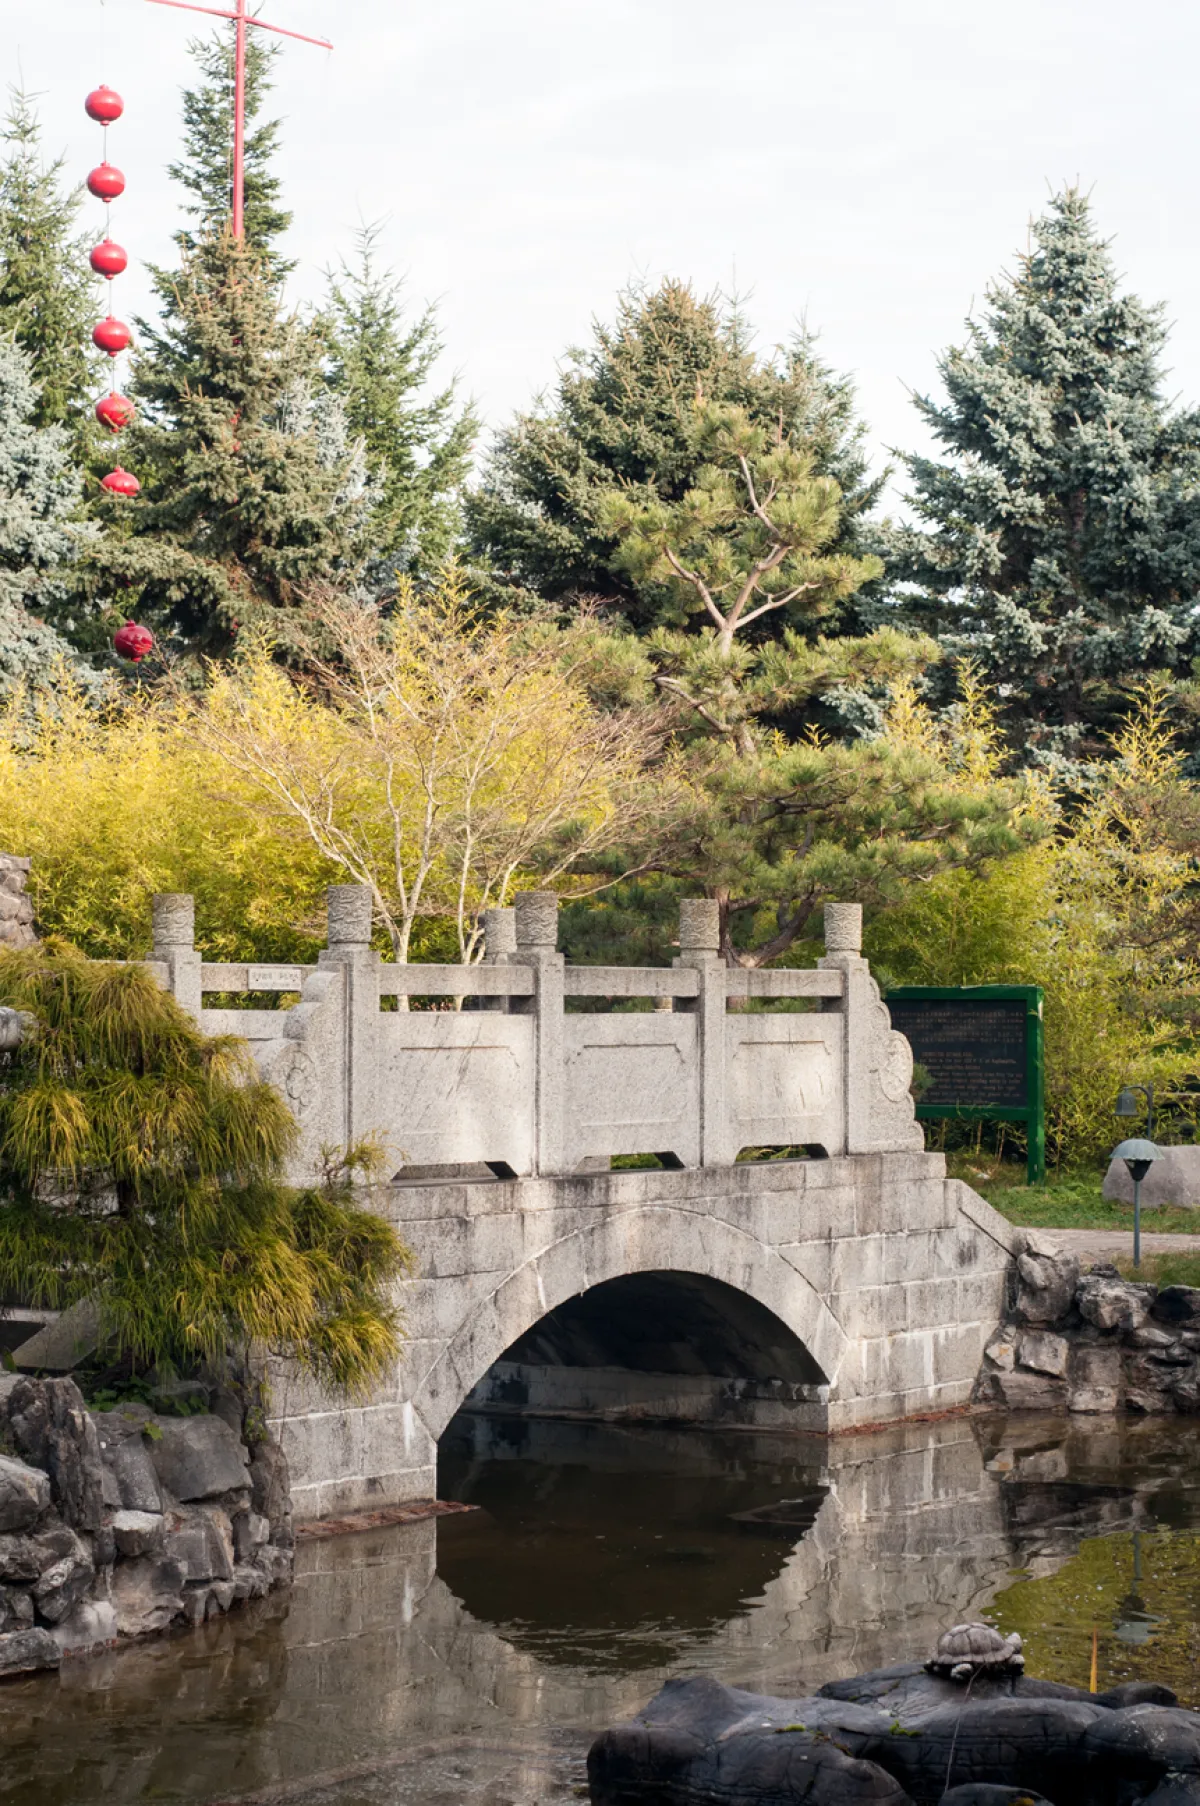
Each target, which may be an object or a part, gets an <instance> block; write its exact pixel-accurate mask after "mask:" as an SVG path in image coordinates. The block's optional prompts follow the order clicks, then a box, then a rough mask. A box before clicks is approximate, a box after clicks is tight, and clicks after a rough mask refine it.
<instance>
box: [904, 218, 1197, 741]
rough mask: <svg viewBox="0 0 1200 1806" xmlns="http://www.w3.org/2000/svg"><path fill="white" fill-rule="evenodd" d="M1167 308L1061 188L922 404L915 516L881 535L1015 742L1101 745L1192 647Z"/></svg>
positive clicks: (1188, 544)
mask: <svg viewBox="0 0 1200 1806" xmlns="http://www.w3.org/2000/svg"><path fill="white" fill-rule="evenodd" d="M1165 338H1166V330H1165V326H1164V323H1163V316H1162V309H1161V308H1160V307H1147V306H1145V305H1144V304H1143V303H1142V302H1141V301H1139V300H1138V299H1137V298H1136V297H1135V296H1133V295H1124V294H1122V293H1121V292H1120V291H1119V285H1118V279H1117V274H1116V270H1115V268H1114V266H1113V259H1112V255H1111V252H1110V249H1109V246H1108V244H1107V243H1106V242H1105V241H1104V240H1102V239H1101V238H1100V237H1099V235H1098V234H1097V231H1096V228H1095V225H1094V223H1093V220H1092V216H1091V211H1090V208H1089V204H1088V201H1087V198H1086V196H1084V195H1082V194H1080V193H1079V192H1078V191H1077V190H1075V189H1065V190H1064V191H1063V192H1062V193H1061V194H1058V195H1056V196H1055V197H1054V199H1053V200H1052V202H1051V204H1050V207H1049V209H1048V211H1047V212H1046V213H1045V214H1044V215H1043V217H1042V218H1041V219H1039V220H1038V221H1037V222H1036V223H1035V224H1034V226H1033V228H1032V248H1031V249H1030V251H1029V252H1028V253H1027V254H1026V255H1025V256H1023V257H1021V258H1020V260H1019V262H1018V265H1017V270H1016V274H1015V276H1013V277H1006V278H1005V279H1003V280H1002V281H1001V282H999V283H997V284H996V285H995V286H994V287H993V288H991V289H989V291H988V293H987V301H986V306H985V309H984V312H983V316H982V318H981V319H979V320H972V321H969V322H968V326H967V342H966V344H965V345H964V346H961V347H956V348H954V349H952V350H950V351H948V352H947V353H946V354H945V356H944V357H943V358H942V359H941V361H940V364H939V371H940V374H941V377H942V381H943V383H944V385H945V390H946V395H945V399H944V400H942V401H934V400H931V399H929V398H928V397H926V396H918V397H917V398H916V406H917V409H918V411H919V412H920V414H921V417H922V419H923V420H924V421H925V423H926V425H927V426H928V427H929V429H930V431H931V432H932V434H933V436H934V438H935V439H936V440H937V441H938V443H939V445H940V447H941V448H942V451H943V454H944V455H943V456H942V457H940V458H939V457H920V456H913V457H907V458H905V460H904V463H905V466H906V468H907V470H908V474H909V477H910V479H911V484H912V489H911V494H910V496H909V502H910V506H911V508H912V510H913V513H914V515H915V521H914V522H913V524H911V525H903V526H899V527H894V528H892V529H890V530H889V531H887V532H886V533H884V534H882V535H881V540H880V547H879V549H880V550H881V551H883V553H884V555H885V557H886V558H887V560H888V563H889V566H890V571H891V576H892V579H893V585H894V591H893V593H894V598H895V600H896V601H897V603H898V604H899V606H900V607H901V609H902V611H903V613H904V614H906V615H907V617H908V618H909V619H910V620H912V621H913V622H914V623H915V624H916V625H918V626H920V627H923V628H927V629H928V630H930V631H932V632H934V633H935V634H936V635H937V636H938V637H939V638H940V639H941V640H942V642H943V644H944V645H945V646H946V647H947V648H948V649H949V650H951V651H954V652H959V653H969V654H970V655H971V656H972V657H973V658H974V659H975V660H976V662H977V664H978V666H979V668H980V669H981V671H982V673H983V674H984V676H985V677H986V678H987V679H988V680H989V681H990V682H991V683H993V684H994V685H995V686H997V688H998V691H999V694H1000V695H1001V697H1002V698H1003V700H1004V707H1005V713H1006V717H1007V722H1008V726H1009V730H1010V732H1011V735H1012V737H1013V740H1014V742H1015V743H1016V744H1017V745H1018V746H1022V747H1025V748H1027V749H1028V750H1030V751H1031V752H1036V753H1039V754H1043V755H1046V756H1050V757H1054V756H1055V755H1063V754H1065V755H1067V756H1076V755H1078V754H1080V753H1084V754H1086V753H1089V752H1091V751H1094V750H1096V749H1097V748H1098V747H1099V746H1100V744H1101V739H1100V736H1101V732H1102V730H1104V729H1106V728H1108V727H1109V726H1111V725H1112V723H1113V721H1114V720H1115V717H1116V715H1117V713H1118V712H1119V710H1120V709H1121V708H1123V707H1124V705H1125V703H1126V700H1127V694H1128V689H1129V685H1130V682H1131V681H1132V680H1135V679H1136V678H1137V677H1138V676H1139V675H1144V674H1145V673H1146V672H1147V671H1148V670H1152V669H1155V668H1163V667H1167V668H1170V667H1175V668H1179V667H1184V668H1186V667H1187V666H1188V665H1189V664H1190V661H1191V659H1192V657H1193V656H1194V654H1195V653H1196V651H1197V650H1200V637H1198V635H1197V629H1196V623H1195V608H1196V602H1197V598H1198V597H1200V412H1197V411H1196V410H1194V409H1187V410H1183V411H1180V412H1176V413H1171V412H1170V411H1169V409H1168V405H1167V403H1166V400H1165V398H1164V395H1163V389H1162V368H1161V362H1160V358H1161V353H1162V348H1163V344H1164V341H1165Z"/></svg>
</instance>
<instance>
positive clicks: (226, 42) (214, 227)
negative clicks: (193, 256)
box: [167, 26, 295, 295]
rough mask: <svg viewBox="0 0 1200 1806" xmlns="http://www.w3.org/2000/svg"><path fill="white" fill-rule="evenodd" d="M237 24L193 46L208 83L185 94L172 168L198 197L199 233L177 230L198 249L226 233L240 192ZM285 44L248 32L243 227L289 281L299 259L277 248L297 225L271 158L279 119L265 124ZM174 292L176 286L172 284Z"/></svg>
mask: <svg viewBox="0 0 1200 1806" xmlns="http://www.w3.org/2000/svg"><path fill="white" fill-rule="evenodd" d="M234 42H235V40H234V30H233V27H232V26H230V27H229V29H228V30H227V31H219V32H217V33H215V34H214V35H213V37H211V38H207V39H204V38H196V39H193V41H192V43H191V44H189V46H188V49H189V50H190V52H191V54H192V56H193V57H194V58H195V60H196V63H197V64H198V66H199V71H200V77H201V79H200V82H199V84H198V85H197V86H196V87H194V88H185V89H184V94H183V124H184V154H183V157H182V159H181V160H180V161H179V162H177V163H171V164H169V165H168V170H167V173H168V174H169V175H170V176H172V177H174V179H175V181H177V182H179V183H181V184H182V186H183V187H184V188H185V189H186V190H187V192H188V194H189V195H190V196H191V199H190V201H189V202H188V205H187V209H186V211H187V212H188V213H189V214H190V215H191V217H192V219H194V220H195V222H196V226H195V230H194V231H188V230H186V229H185V230H183V231H180V232H177V233H176V235H175V239H176V243H177V244H178V245H179V247H180V249H181V250H182V251H184V252H187V253H192V252H194V251H195V250H196V249H197V247H198V245H199V243H200V241H201V240H202V239H204V238H209V237H214V236H216V235H217V234H219V233H220V232H221V231H222V229H223V228H224V226H225V223H226V221H227V220H228V218H229V213H230V208H231V205H232V199H231V197H232V191H233V99H234ZM278 48H279V47H278V46H277V45H275V44H265V43H263V41H262V38H261V37H260V35H259V33H258V32H256V31H249V32H247V33H246V139H245V148H244V153H243V205H244V217H243V229H244V232H245V241H246V244H247V245H248V246H249V247H250V248H251V249H252V250H255V251H258V252H259V253H260V254H261V255H262V256H263V257H264V258H265V259H266V263H267V267H268V268H269V270H270V272H271V275H272V277H273V278H274V279H275V281H276V282H281V281H282V280H283V278H284V277H285V276H286V275H288V274H289V273H290V271H291V270H292V269H294V268H295V265H294V264H292V263H289V262H287V261H286V260H285V259H284V258H282V257H280V256H279V254H278V253H277V252H276V251H275V249H274V244H275V240H276V239H277V238H279V237H280V236H281V235H282V234H283V233H284V232H286V231H287V229H288V227H289V226H290V225H291V223H292V216H291V214H290V213H289V212H288V211H287V210H286V209H285V208H283V207H282V206H281V205H280V192H281V184H280V181H279V177H278V176H277V175H275V174H274V173H273V172H272V169H271V159H272V158H273V157H274V155H275V152H276V151H277V150H278V148H279V121H278V120H277V119H272V120H269V121H264V122H263V123H262V124H261V125H260V124H257V123H256V121H257V119H258V116H259V114H260V113H261V112H262V109H263V105H264V103H265V101H266V98H267V95H268V94H269V93H270V91H271V88H272V86H273V84H272V81H271V65H272V63H273V62H274V59H275V57H276V56H277V55H278ZM167 293H168V295H169V287H168V290H167Z"/></svg>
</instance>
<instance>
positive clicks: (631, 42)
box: [0, 0, 1200, 456]
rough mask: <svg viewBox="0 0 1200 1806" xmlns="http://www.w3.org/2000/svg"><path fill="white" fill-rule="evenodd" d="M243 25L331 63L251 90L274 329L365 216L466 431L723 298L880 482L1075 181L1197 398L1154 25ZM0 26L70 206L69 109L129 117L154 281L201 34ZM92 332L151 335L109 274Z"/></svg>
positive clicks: (1192, 174) (1187, 174) (515, 15)
mask: <svg viewBox="0 0 1200 1806" xmlns="http://www.w3.org/2000/svg"><path fill="white" fill-rule="evenodd" d="M218 3H219V0H218ZM264 17H269V18H272V19H274V20H277V21H278V22H279V23H280V24H284V25H289V26H291V27H292V28H294V29H296V30H299V31H307V32H311V33H313V34H319V35H323V36H326V37H329V38H332V39H333V41H334V45H335V48H334V51H333V52H332V53H327V52H325V51H322V50H317V49H313V48H310V47H308V46H306V45H301V44H290V45H289V46H288V47H287V50H286V53H285V56H284V57H283V58H282V59H281V60H280V63H279V64H278V65H277V69H278V86H277V88H276V91H275V96H274V101H275V110H276V111H277V112H278V113H279V114H280V115H281V116H282V117H283V119H284V122H285V123H284V131H283V154H282V157H281V159H280V172H281V174H282V177H283V179H284V184H285V189H286V199H287V202H288V204H289V205H290V206H291V207H292V208H293V209H294V211H295V215H296V218H295V224H294V226H293V229H292V233H291V236H290V242H289V245H288V249H289V251H290V253H291V254H292V255H293V256H295V257H296V258H298V259H299V268H298V270H297V272H296V275H295V278H294V281H293V289H294V295H295V298H297V299H299V300H306V299H315V298H316V297H317V296H318V295H319V293H320V291H321V287H322V284H321V271H322V269H323V268H324V267H325V266H326V265H327V264H328V263H329V262H330V261H332V260H334V259H336V257H337V256H338V254H339V253H340V252H341V251H343V250H347V249H348V248H349V245H350V241H351V235H352V233H353V230H354V228H355V225H356V224H357V223H358V222H359V221H360V220H366V221H370V220H377V219H380V218H383V217H384V216H386V218H387V221H388V224H387V227H386V231H385V234H384V249H385V254H386V257H387V259H388V260H389V261H390V262H391V263H392V264H393V265H394V266H395V268H396V269H397V270H398V271H403V272H405V273H406V274H407V277H408V283H409V292H410V294H411V296H412V297H413V298H414V299H415V300H420V299H424V298H427V297H428V298H434V299H437V300H438V301H439V303H440V308H441V319H442V325H443V330H444V335H445V339H446V346H447V368H448V369H454V370H457V371H459V372H460V373H461V376H462V380H463V384H464V386H465V388H466V390H468V391H469V392H471V393H473V394H474V395H475V396H476V397H477V399H478V401H479V403H480V405H481V407H482V409H483V411H484V414H485V417H486V419H487V421H488V423H489V424H491V425H496V424H499V423H500V422H502V421H503V420H504V419H505V418H506V417H507V416H508V415H509V414H510V413H511V412H512V410H513V409H514V408H517V407H519V406H522V405H524V404H525V403H527V402H528V400H529V399H530V397H531V396H532V394H533V393H534V391H535V390H537V389H538V388H540V387H542V386H544V385H546V384H547V383H549V382H551V381H552V380H553V377H554V373H555V366H556V360H557V358H558V357H559V355H560V354H561V352H562V350H563V348H564V347H565V346H566V345H568V344H570V343H574V342H578V341H580V340H581V339H583V338H585V337H586V335H587V332H588V326H589V321H590V319H591V318H592V316H593V315H594V314H596V313H600V314H602V315H608V314H610V313H611V310H612V305H613V297H614V294H615V292H616V290H617V289H618V288H619V287H620V286H621V285H622V284H623V283H624V282H625V281H626V280H627V279H628V278H629V277H630V276H632V275H640V276H642V277H645V278H648V279H649V280H651V281H654V280H657V279H658V278H660V277H662V276H664V275H674V276H681V277H688V278H690V279H691V280H692V281H693V282H694V283H695V284H696V286H697V287H698V288H700V289H702V290H704V289H708V288H711V287H714V286H717V285H720V286H723V287H726V288H728V287H729V286H730V285H731V284H733V283H734V282H736V284H737V286H738V288H739V289H740V290H741V291H742V292H743V293H744V294H747V295H748V296H749V297H750V299H749V306H748V312H749V314H750V317H751V318H752V319H753V320H754V322H755V324H756V325H757V327H758V330H759V334H760V341H761V342H762V343H763V344H766V345H769V344H771V343H773V342H775V341H777V340H779V339H781V338H783V337H785V336H786V335H787V334H788V333H789V331H790V330H791V328H792V327H793V325H794V324H795V322H796V321H797V319H798V318H799V316H800V315H802V314H806V315H807V317H808V319H809V322H810V324H811V325H813V326H814V327H816V328H818V329H819V331H820V333H821V339H822V346H823V350H824V352H825V355H826V356H827V357H828V358H829V359H830V361H831V362H832V363H833V364H834V365H835V366H837V367H838V368H841V369H845V370H849V371H852V372H853V373H854V374H855V377H856V380H857V383H858V388H859V399H860V403H861V407H862V411H863V413H864V414H865V416H866V418H867V420H868V422H869V424H870V429H871V434H872V443H873V444H874V445H875V447H876V448H877V452H878V454H879V455H880V456H882V455H883V449H884V448H885V447H886V446H889V445H901V446H906V447H913V446H915V445H918V444H919V443H920V442H921V436H920V432H919V428H918V424H917V421H916V418H915V416H914V415H913V413H912V410H911V407H910V405H909V403H908V400H907V395H906V388H907V387H915V388H918V389H919V388H927V387H928V386H929V385H931V384H932V383H933V381H934V368H933V365H934V357H935V355H936V353H937V351H938V350H939V349H941V348H943V347H944V346H945V345H947V344H948V343H950V342H952V341H954V340H955V339H956V338H957V337H958V336H959V335H960V333H961V322H962V319H963V316H964V315H965V314H966V312H967V311H968V309H969V308H970V306H971V304H972V300H973V298H974V297H977V296H979V295H981V293H982V290H983V287H984V285H985V284H986V282H987V281H988V280H989V279H990V278H991V277H992V276H994V275H995V274H996V273H997V272H998V271H999V270H1000V269H1001V268H1002V267H1005V266H1006V265H1010V264H1011V258H1012V253H1013V251H1014V249H1015V248H1016V247H1018V246H1020V245H1023V244H1024V242H1025V232H1026V224H1027V221H1028V219H1029V216H1030V214H1031V213H1034V212H1036V211H1038V210H1039V209H1040V207H1041V205H1042V203H1043V201H1044V199H1045V196H1046V194H1047V191H1048V185H1051V184H1057V183H1059V182H1061V181H1062V180H1063V179H1071V180H1073V179H1076V178H1078V179H1079V180H1081V181H1082V182H1083V183H1084V184H1085V185H1086V186H1088V187H1090V188H1091V189H1092V190H1093V191H1094V201H1095V206H1096V209H1097V212H1098V217H1099V221H1100V224H1101V227H1102V229H1103V230H1104V232H1105V233H1106V235H1109V236H1113V237H1115V239H1116V255H1117V260H1118V264H1119V267H1120V268H1121V269H1122V271H1123V272H1125V274H1126V276H1127V279H1128V281H1129V283H1130V285H1131V286H1132V287H1133V288H1134V289H1135V290H1137V291H1138V292H1139V293H1140V294H1141V295H1142V296H1143V297H1144V298H1145V299H1147V300H1158V299H1162V300H1165V301H1166V302H1167V304H1168V310H1169V316H1170V318H1171V320H1172V321H1173V322H1174V323H1175V324H1174V329H1173V333H1172V340H1171V346H1170V354H1169V360H1168V361H1169V363H1170V365H1171V368H1172V376H1171V380H1170V386H1171V388H1172V390H1176V391H1178V392H1179V393H1180V395H1181V396H1182V398H1183V399H1184V400H1187V401H1192V400H1195V399H1198V398H1200V235H1198V234H1197V229H1196V226H1197V219H1196V215H1197V188H1198V173H1197V117H1196V111H1197V110H1196V105H1195V96H1196V86H1197V79H1198V73H1200V11H1198V10H1197V8H1196V7H1194V6H1184V5H1183V4H1182V0H1148V3H1146V4H1143V5H1141V6H1140V7H1132V6H1129V5H1128V4H1126V3H1124V0H1120V3H1119V0H1005V3H1004V4H1001V5H994V4H993V5H987V6H984V5H980V4H978V3H977V0H976V3H974V4H972V0H907V4H888V3H886V0H805V3H803V4H797V3H796V0H791V3H790V4H789V3H788V0H758V4H757V5H755V6H751V7H747V6H744V5H743V6H740V7H739V6H738V5H736V4H735V3H733V0H608V4H607V5H605V6H600V5H590V6H584V5H581V4H579V3H578V0H557V4H550V0H491V4H487V5H485V4H483V0H435V3H434V4H432V5H431V4H429V0H425V3H424V4H422V5H419V6H418V5H409V6H405V7H401V6H395V5H387V4H384V3H383V0H340V4H337V3H335V0H267V4H266V7H265V10H264ZM0 23H2V24H3V38H4V43H5V46H6V49H5V65H6V66H5V73H6V75H7V77H8V78H9V79H10V80H14V81H15V80H16V79H17V78H18V75H20V77H21V78H23V80H24V83H25V86H26V87H27V88H28V89H30V90H33V91H35V92H38V93H40V94H41V96H42V98H41V101H40V108H41V113H42V118H43V122H44V126H45V141H46V148H47V150H48V151H50V152H54V153H57V152H58V151H59V150H65V151H66V153H67V156H68V160H69V165H70V167H71V169H72V171H78V173H79V175H80V176H81V177H82V176H83V175H84V174H85V173H86V171H87V170H88V168H89V167H90V166H91V165H92V164H93V163H94V162H97V161H98V160H99V151H100V136H101V134H100V128H99V127H98V126H95V125H93V124H92V123H91V122H90V121H89V120H88V119H87V118H86V116H85V114H84V112H83V104H82V103H83V97H84V95H85V93H86V92H87V90H88V89H89V88H91V87H93V86H95V85H96V84H97V83H98V82H100V81H107V82H108V83H109V84H110V85H112V86H114V87H116V88H117V89H118V90H119V91H120V92H121V94H122V95H123V96H124V97H125V101H126V113H125V116H124V118H123V119H122V120H121V121H120V122H119V123H118V124H117V125H116V126H115V127H114V128H113V129H112V130H111V132H110V134H109V155H110V157H111V158H112V160H113V161H114V162H116V163H117V164H118V165H119V166H120V167H121V168H122V169H123V170H124V171H125V174H126V177H127V179H128V184H129V185H128V188H127V191H126V194H125V196H124V197H123V199H122V200H121V201H119V202H118V203H117V204H116V206H115V207H114V209H113V231H114V236H115V237H117V238H118V240H119V241H120V242H121V243H122V244H124V245H125V247H126V249H127V250H128V251H129V253H130V256H131V258H132V259H134V260H137V259H141V258H150V259H153V260H167V259H168V258H169V255H170V245H169V235H170V233H171V230H172V228H173V227H174V225H175V224H176V223H177V219H178V213H177V205H176V200H175V195H174V192H173V185H172V184H171V183H169V182H168V180H167V178H166V174H165V165H166V164H167V162H168V161H169V160H170V158H171V157H172V156H173V155H175V154H176V152H177V149H178V142H179V110H178V95H179V89H180V87H181V86H182V85H183V84H184V82H185V81H186V80H187V79H188V76H189V72H190V64H189V59H188V57H187V54H186V43H187V40H188V38H189V36H191V35H192V34H193V32H194V31H196V30H197V29H207V22H205V21H203V20H199V19H195V18H193V17H190V16H189V15H186V14H183V13H178V12H173V11H171V10H168V9H167V8H166V7H160V6H154V5H149V4H146V0H43V4H42V5H40V6H37V7H34V6H31V5H30V4H29V0H0ZM86 206H87V210H88V211H87V212H85V216H84V218H85V221H90V219H91V218H92V217H94V219H95V223H96V227H97V236H98V237H99V236H100V233H99V227H100V225H101V222H102V215H103V210H102V208H101V206H100V204H99V202H93V201H91V200H90V199H89V200H88V201H87V203H86ZM117 301H118V307H117V311H118V312H119V313H121V314H123V315H124V317H126V318H128V317H129V316H130V315H131V314H132V313H133V312H135V311H137V310H138V309H139V308H144V307H145V305H146V303H147V292H146V289H145V286H144V283H143V280H142V278H141V275H140V272H139V271H138V270H137V268H136V264H134V265H131V270H130V273H129V274H128V275H127V276H126V277H125V278H123V279H122V281H121V282H120V283H118V284H117Z"/></svg>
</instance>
